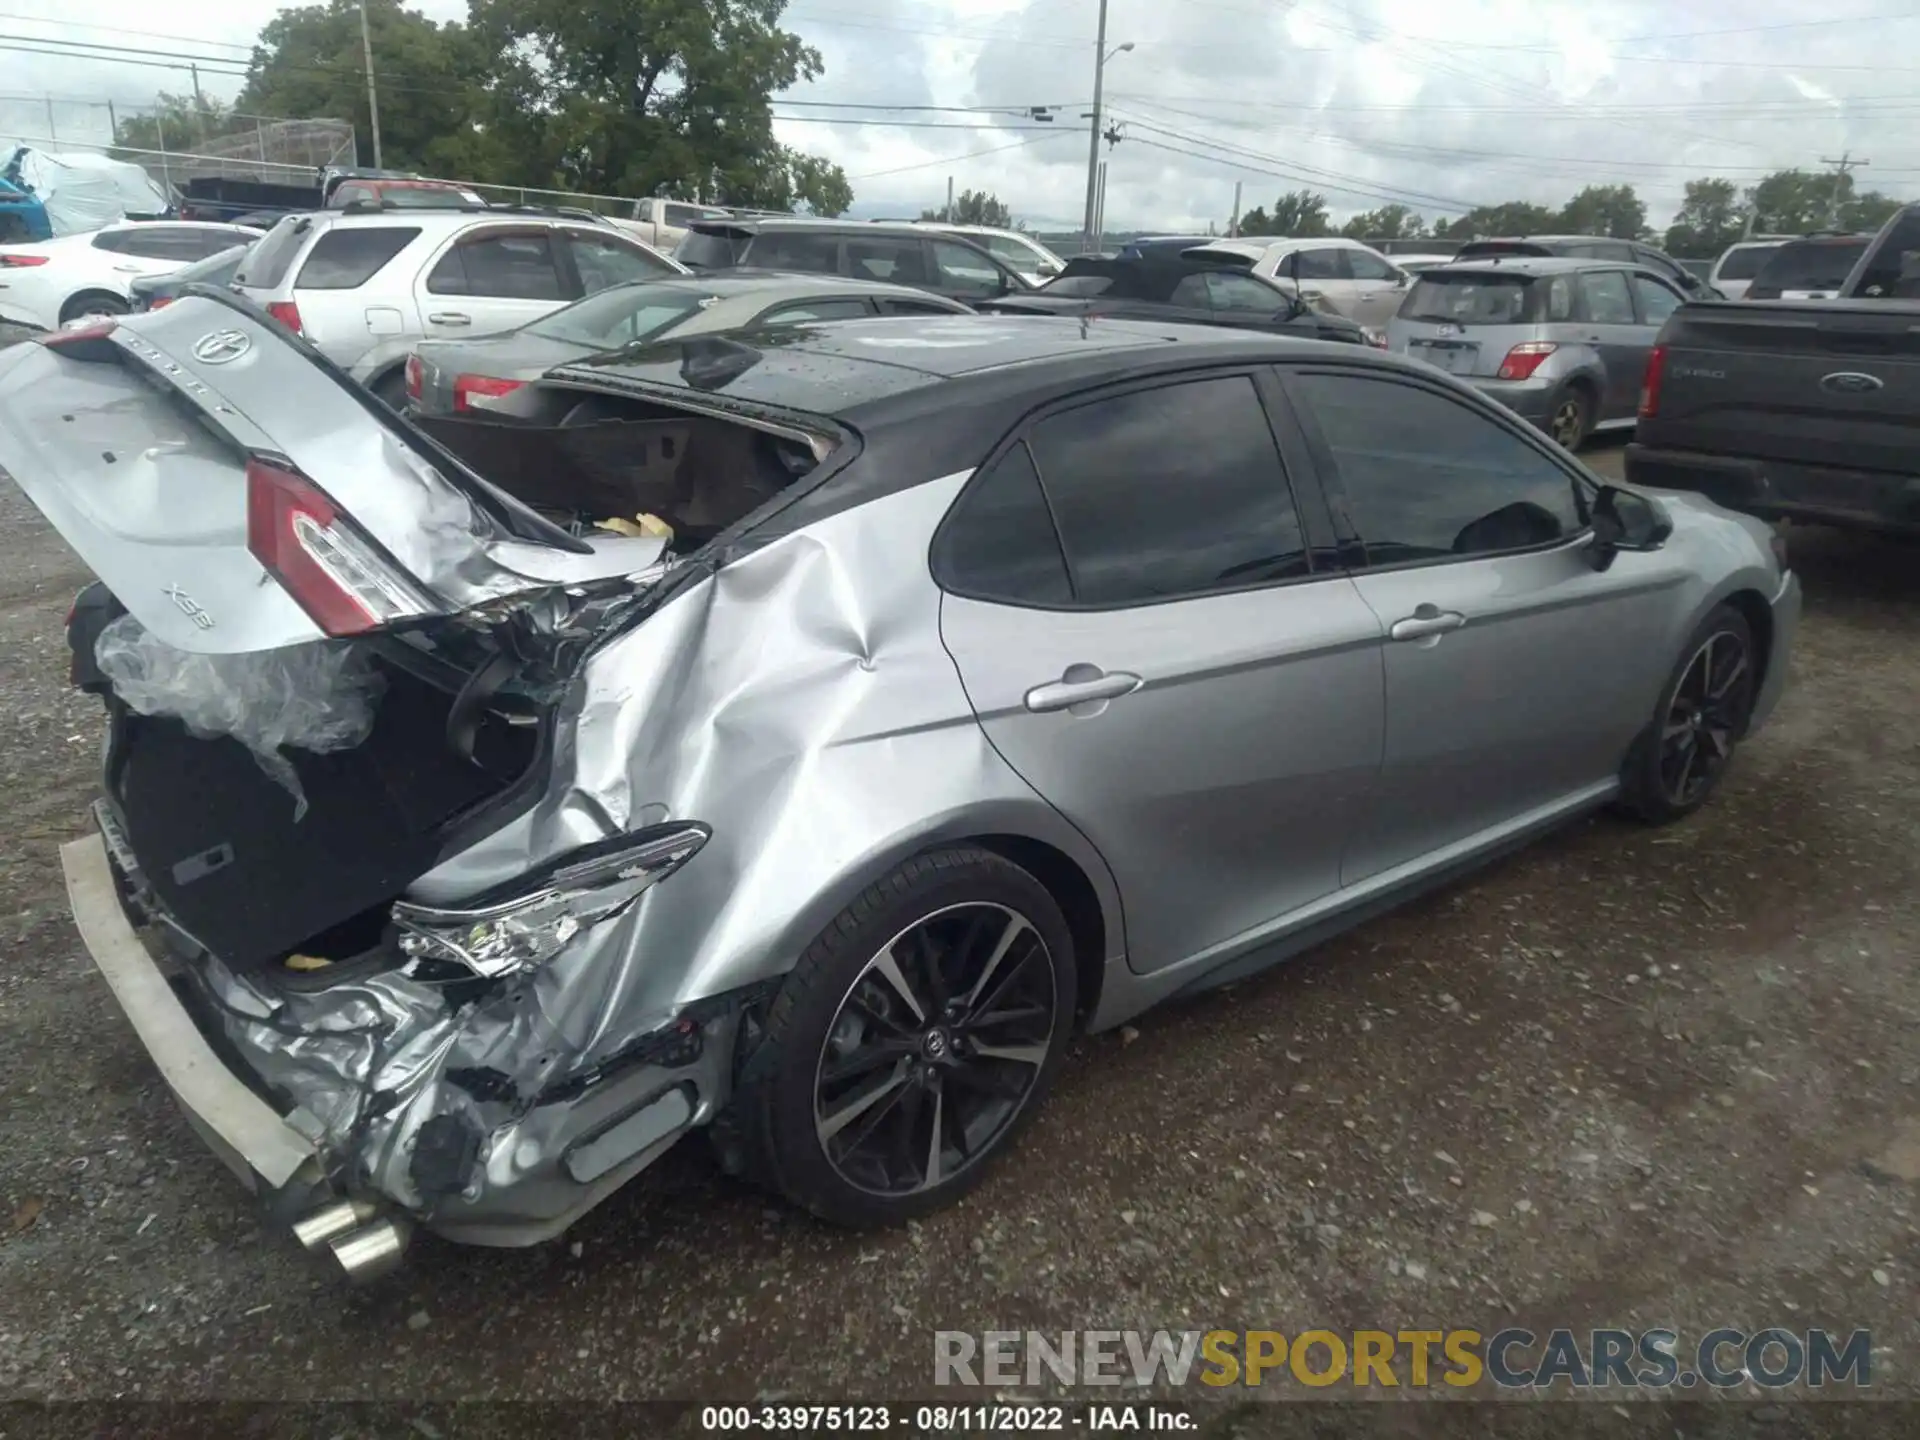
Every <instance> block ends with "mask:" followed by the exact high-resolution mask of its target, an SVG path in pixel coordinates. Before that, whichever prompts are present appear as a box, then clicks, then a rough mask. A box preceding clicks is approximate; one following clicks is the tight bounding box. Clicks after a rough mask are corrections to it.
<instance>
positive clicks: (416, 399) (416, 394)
mask: <svg viewBox="0 0 1920 1440" xmlns="http://www.w3.org/2000/svg"><path fill="white" fill-rule="evenodd" d="M406 380H407V399H409V400H411V401H413V403H414V404H416V405H418V404H419V403H420V357H419V356H418V355H409V356H407V371H406Z"/></svg>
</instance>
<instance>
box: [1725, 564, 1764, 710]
mask: <svg viewBox="0 0 1920 1440" xmlns="http://www.w3.org/2000/svg"><path fill="white" fill-rule="evenodd" d="M1720 603H1721V604H1723V605H1731V606H1733V608H1734V609H1736V610H1738V611H1739V612H1740V618H1741V619H1743V620H1745V621H1746V622H1747V628H1748V629H1749V630H1751V631H1752V632H1753V670H1754V693H1755V694H1756V695H1757V694H1760V693H1761V692H1762V691H1763V690H1764V689H1765V687H1766V683H1767V668H1768V666H1769V665H1771V664H1772V662H1773V605H1772V603H1771V602H1770V601H1769V600H1768V599H1767V597H1766V596H1764V595H1762V594H1761V593H1760V592H1759V591H1758V590H1736V591H1734V592H1733V593H1732V594H1731V595H1729V596H1727V597H1726V598H1725V599H1724V600H1722V601H1721V602H1720Z"/></svg>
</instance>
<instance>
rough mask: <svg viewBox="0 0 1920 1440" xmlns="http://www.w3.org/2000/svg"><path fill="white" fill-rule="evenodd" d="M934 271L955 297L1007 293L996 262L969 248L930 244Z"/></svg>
mask: <svg viewBox="0 0 1920 1440" xmlns="http://www.w3.org/2000/svg"><path fill="white" fill-rule="evenodd" d="M931 245H932V249H933V264H934V269H935V270H937V271H938V272H939V276H940V288H941V289H942V290H946V291H950V292H952V293H953V294H956V295H982V296H985V295H998V294H1001V293H1002V292H1003V291H1005V290H1006V288H1007V285H1006V281H1005V280H1003V279H1002V278H1001V276H1000V271H999V269H998V268H997V267H996V266H995V265H994V263H993V261H992V260H991V259H989V258H988V257H987V256H986V255H984V254H982V253H981V252H980V251H978V250H975V249H973V248H972V247H971V246H967V245H955V244H953V243H952V242H951V241H948V240H935V241H932V242H931Z"/></svg>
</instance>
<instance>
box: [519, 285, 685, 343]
mask: <svg viewBox="0 0 1920 1440" xmlns="http://www.w3.org/2000/svg"><path fill="white" fill-rule="evenodd" d="M715 299H716V297H715V296H712V295H707V294H703V293H702V292H701V291H699V290H689V289H685V288H683V287H681V286H667V285H661V284H658V283H656V282H649V281H640V282H639V283H637V284H632V285H616V286H614V287H613V288H612V289H611V290H602V291H600V292H599V293H598V294H597V295H589V296H588V297H587V298H586V299H584V300H582V301H580V302H578V303H577V304H573V305H569V306H567V307H566V308H565V309H564V310H556V311H554V312H553V314H551V315H548V316H546V317H544V318H543V319H540V320H536V321H534V322H533V324H531V325H529V326H527V333H528V334H529V335H539V336H541V337H543V338H545V339H548V340H567V341H571V342H572V343H574V344H576V345H588V346H591V347H593V348H594V349H595V350H615V349H618V348H619V347H620V346H622V345H631V344H633V343H634V342H635V341H637V340H650V339H652V338H653V337H654V336H656V335H663V334H665V333H666V332H667V331H668V330H670V329H672V328H673V327H674V326H675V325H678V324H679V323H680V322H681V321H683V320H685V319H686V318H687V317H688V316H690V315H697V314H699V313H700V311H702V310H703V309H705V308H706V307H707V306H709V305H711V304H713V303H714V300H715Z"/></svg>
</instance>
